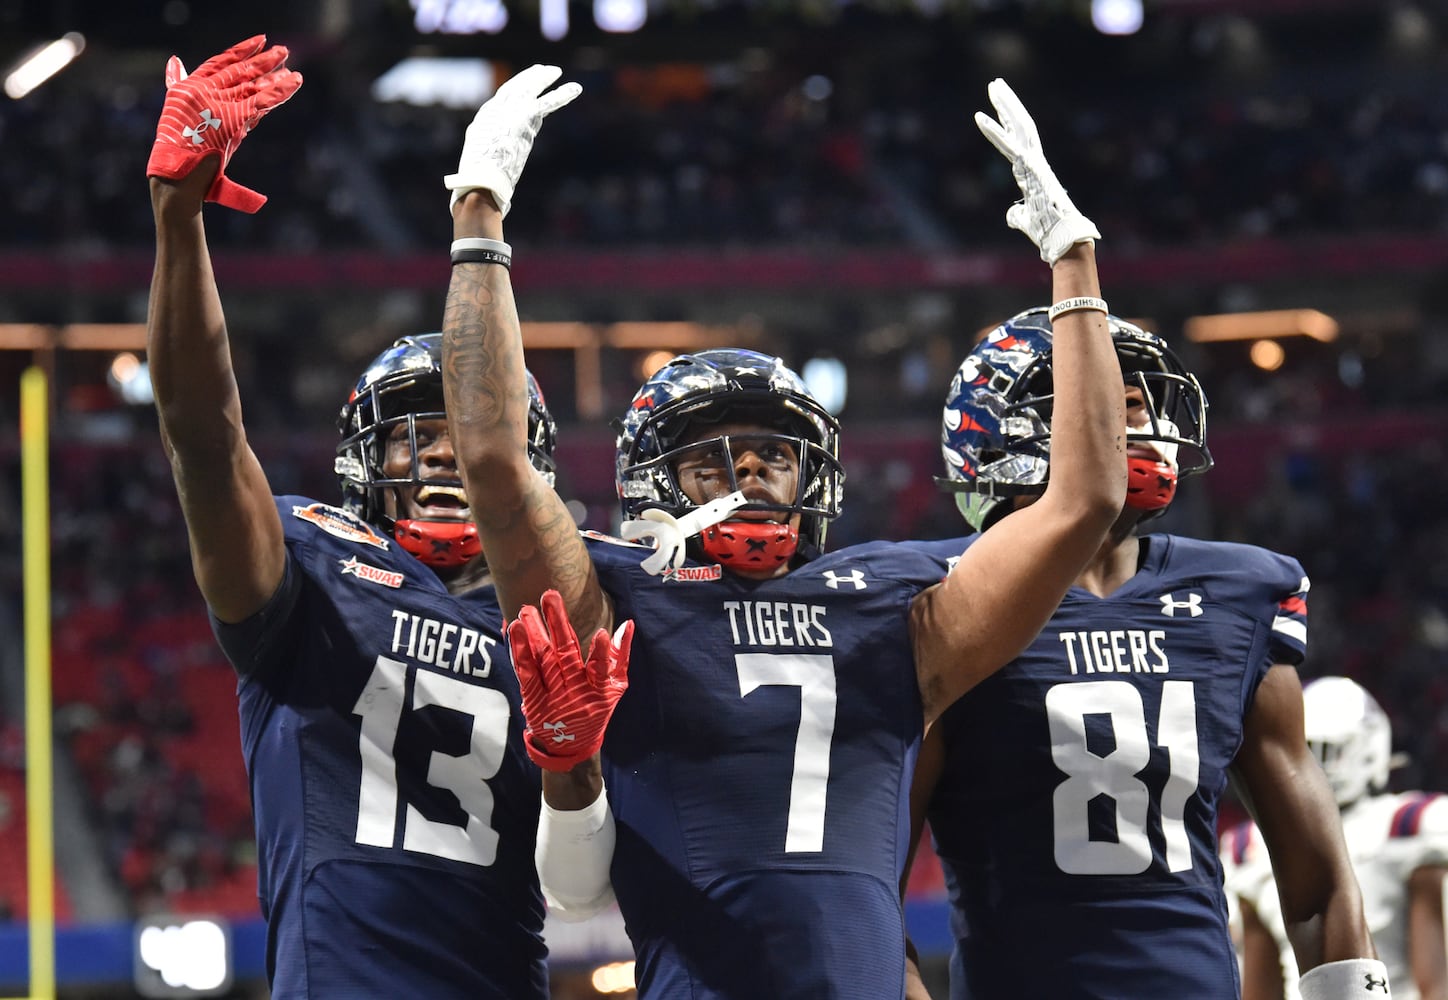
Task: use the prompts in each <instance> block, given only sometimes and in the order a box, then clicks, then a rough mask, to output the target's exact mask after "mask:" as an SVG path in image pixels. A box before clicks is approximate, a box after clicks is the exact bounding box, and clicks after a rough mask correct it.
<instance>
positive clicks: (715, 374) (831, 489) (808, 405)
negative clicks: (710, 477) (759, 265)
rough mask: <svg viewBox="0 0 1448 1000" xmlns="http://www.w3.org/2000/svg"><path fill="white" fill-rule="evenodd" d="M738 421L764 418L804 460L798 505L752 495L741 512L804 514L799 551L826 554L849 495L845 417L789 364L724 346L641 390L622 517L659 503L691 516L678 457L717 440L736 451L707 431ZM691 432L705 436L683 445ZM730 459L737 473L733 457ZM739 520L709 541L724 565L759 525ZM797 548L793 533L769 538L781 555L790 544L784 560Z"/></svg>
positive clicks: (633, 414)
mask: <svg viewBox="0 0 1448 1000" xmlns="http://www.w3.org/2000/svg"><path fill="white" fill-rule="evenodd" d="M730 421H739V422H747V423H758V424H760V425H762V426H764V427H768V428H771V429H773V430H775V431H776V432H777V434H778V437H779V439H780V440H781V441H783V442H787V443H789V444H790V445H791V446H792V447H793V448H794V449H795V451H796V452H797V454H798V455H799V460H800V473H799V486H798V489H797V491H796V495H795V498H794V500H793V502H791V503H787V504H768V503H761V502H758V501H752V502H750V503H749V504H746V505H745V506H744V507H742V508H741V511H742V512H743V511H750V510H754V511H759V510H768V511H786V512H789V513H796V514H799V515H800V527H799V533H798V543H797V544H798V549H799V552H800V553H801V554H803V555H804V556H805V558H813V557H814V556H816V555H818V554H819V553H820V552H822V551H823V550H824V542H825V532H826V529H827V528H828V526H829V522H830V521H831V520H833V519H834V518H835V517H838V516H839V513H840V507H841V504H842V502H843V498H844V480H845V473H844V468H843V467H842V466H841V465H840V460H839V434H840V425H839V421H837V420H836V419H835V418H834V417H833V416H832V415H831V414H830V413H829V412H828V411H827V410H825V408H824V407H822V406H821V405H820V404H819V402H818V401H817V400H816V399H815V398H814V396H813V394H811V393H810V391H809V389H808V387H806V386H805V384H804V380H803V379H801V378H800V377H799V376H798V375H797V374H795V373H794V372H793V371H791V370H790V369H789V368H787V367H786V366H785V364H784V362H783V361H782V360H780V359H779V358H776V357H772V356H770V355H767V354H761V353H759V352H757V351H748V350H741V349H734V348H726V349H716V350H707V351H700V352H698V353H696V354H682V355H679V356H678V357H675V358H673V359H672V360H670V361H669V362H668V363H667V364H665V365H664V366H663V367H662V368H660V369H659V370H658V371H657V372H655V373H654V374H653V375H652V376H651V377H650V378H649V379H648V380H647V381H646V382H645V383H644V384H643V386H642V387H640V388H639V391H638V392H637V393H636V394H635V395H634V398H633V402H632V403H630V404H629V408H628V412H627V413H626V414H625V415H624V418H623V420H622V421H621V422H620V423H619V425H618V427H619V435H618V442H617V452H616V457H617V474H616V477H615V481H616V484H617V486H618V496H619V503H620V506H621V508H622V511H623V516H624V517H625V518H635V517H638V516H639V514H640V513H642V512H643V511H645V510H647V509H649V508H651V507H657V508H660V509H662V510H666V511H668V512H669V513H670V514H673V515H674V516H675V517H683V516H685V515H686V514H687V513H688V512H689V511H690V510H692V509H694V507H695V506H697V505H696V504H695V503H694V502H693V501H692V500H690V499H689V498H688V497H687V496H686V495H685V494H684V491H683V489H682V488H681V487H680V485H679V481H678V477H677V474H676V471H675V462H676V460H677V459H678V458H679V456H680V455H681V454H682V453H683V452H684V451H688V450H691V449H697V448H699V447H701V446H702V445H704V444H705V443H709V442H717V443H718V445H719V447H721V448H722V449H724V450H725V452H726V453H730V441H729V438H728V437H726V436H721V437H719V438H708V437H707V436H706V435H705V436H702V437H701V436H699V432H700V431H701V429H706V428H707V427H708V426H709V425H720V424H723V423H726V422H730ZM691 435H692V436H694V437H695V438H697V440H692V442H691V443H689V444H687V445H684V444H682V442H684V441H686V440H689V439H690V437H691ZM754 437H755V435H750V438H751V439H753V438H754ZM730 454H732V453H730ZM729 465H730V466H731V469H732V465H733V462H732V458H731V459H729ZM738 523H740V522H738V521H726V522H725V524H724V525H721V526H720V528H721V530H720V531H717V532H715V536H714V538H713V540H712V541H710V544H709V546H705V549H706V552H708V551H710V549H711V547H712V550H713V553H714V554H713V555H712V556H711V558H715V559H716V561H721V562H722V561H724V560H723V559H722V558H720V557H721V555H727V554H728V553H730V552H734V551H736V550H737V551H743V550H744V549H745V548H747V547H748V546H746V545H745V544H744V538H745V536H746V535H748V536H749V537H753V535H754V533H755V531H756V529H738V528H737V527H735V525H737V524H738ZM758 530H765V529H758ZM729 539H733V541H732V542H731V541H729ZM756 541H757V540H756ZM795 544H796V543H795V542H794V541H793V539H785V538H780V539H771V542H770V549H771V552H773V553H774V554H775V555H778V554H779V553H780V552H782V551H783V550H784V549H786V548H787V549H788V550H789V551H788V552H786V553H785V554H784V555H783V558H782V559H781V560H780V561H782V562H783V561H788V560H789V559H790V558H792V557H793V556H794V554H795ZM725 564H726V565H733V563H732V562H726V563H725Z"/></svg>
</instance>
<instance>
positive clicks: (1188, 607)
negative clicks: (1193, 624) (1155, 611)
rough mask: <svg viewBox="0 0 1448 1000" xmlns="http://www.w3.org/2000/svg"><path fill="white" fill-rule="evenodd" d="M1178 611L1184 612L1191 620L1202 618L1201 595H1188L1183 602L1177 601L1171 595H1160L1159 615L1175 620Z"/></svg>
mask: <svg viewBox="0 0 1448 1000" xmlns="http://www.w3.org/2000/svg"><path fill="white" fill-rule="evenodd" d="M1178 611H1185V612H1187V613H1188V614H1190V615H1191V616H1192V617H1193V618H1200V617H1201V616H1202V595H1201V594H1188V595H1187V599H1186V600H1185V601H1178V600H1176V599H1175V598H1173V597H1172V595H1171V594H1162V595H1161V613H1162V614H1164V615H1166V616H1167V617H1168V618H1175V617H1176V613H1177V612H1178Z"/></svg>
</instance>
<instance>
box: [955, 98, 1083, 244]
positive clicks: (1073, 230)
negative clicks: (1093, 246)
mask: <svg viewBox="0 0 1448 1000" xmlns="http://www.w3.org/2000/svg"><path fill="white" fill-rule="evenodd" d="M986 92H987V93H988V94H989V95H990V100H991V104H993V105H994V106H995V109H996V114H997V115H999V116H1000V121H998V122H997V121H996V120H995V119H993V118H991V117H990V116H989V115H987V114H986V113H985V112H983V111H977V112H976V113H975V123H976V125H977V126H979V128H980V130H981V132H982V133H984V134H985V137H986V138H987V139H989V140H990V141H991V145H993V146H995V148H996V149H998V150H1000V151H1001V153H1002V155H1004V156H1005V158H1006V159H1008V160H1010V161H1011V173H1012V175H1014V176H1015V179H1016V184H1017V186H1019V187H1020V189H1021V197H1022V198H1023V201H1020V202H1017V203H1016V204H1014V205H1012V206H1011V207H1010V208H1009V209H1008V210H1007V211H1006V225H1008V226H1010V227H1011V228H1012V229H1019V230H1020V231H1021V232H1023V233H1025V234H1026V235H1027V236H1029V237H1030V238H1031V242H1033V243H1035V244H1036V246H1037V247H1038V248H1039V249H1040V251H1041V259H1042V260H1044V261H1045V262H1046V263H1047V264H1050V265H1051V266H1052V267H1055V266H1056V261H1058V260H1060V259H1061V258H1062V257H1063V256H1065V254H1066V251H1068V250H1070V249H1071V247H1073V246H1075V245H1076V244H1077V243H1087V242H1091V241H1093V240H1099V239H1100V238H1101V233H1100V232H1098V231H1097V229H1096V224H1095V223H1094V222H1092V221H1091V220H1090V219H1088V218H1086V216H1084V215H1082V214H1081V212H1080V211H1079V210H1078V209H1077V208H1076V206H1075V205H1074V204H1072V202H1071V198H1070V196H1069V195H1067V194H1066V189H1065V188H1064V187H1062V186H1061V182H1060V181H1059V180H1057V179H1056V173H1055V171H1053V170H1052V169H1051V165H1050V164H1049V163H1047V162H1046V154H1045V153H1044V152H1042V151H1041V137H1040V134H1039V133H1038V132H1037V131H1036V123H1035V122H1034V121H1033V120H1032V119H1031V116H1030V114H1029V113H1028V112H1027V111H1026V108H1025V105H1023V104H1022V103H1021V101H1020V98H1018V97H1017V96H1016V93H1015V91H1013V90H1012V89H1011V88H1010V86H1009V85H1008V84H1007V83H1006V82H1005V81H1004V80H1000V79H996V80H992V81H991V82H990V85H989V86H988V87H987V88H986Z"/></svg>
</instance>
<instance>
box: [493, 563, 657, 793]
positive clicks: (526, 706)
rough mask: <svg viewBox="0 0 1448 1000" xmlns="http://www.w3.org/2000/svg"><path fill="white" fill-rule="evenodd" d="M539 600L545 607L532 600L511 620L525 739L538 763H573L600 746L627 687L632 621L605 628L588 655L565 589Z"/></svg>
mask: <svg viewBox="0 0 1448 1000" xmlns="http://www.w3.org/2000/svg"><path fill="white" fill-rule="evenodd" d="M541 604H542V611H541V613H540V611H539V609H538V608H535V607H533V606H531V605H529V606H526V607H524V608H523V609H522V611H520V612H519V613H518V619H517V620H516V621H514V622H510V623H509V625H508V645H509V647H510V648H511V649H512V652H513V669H514V671H516V672H517V674H518V687H519V689H520V690H521V692H522V695H523V719H524V722H525V724H526V729H525V730H524V733H523V744H524V746H525V748H526V749H527V751H528V756H529V757H531V758H532V759H533V762H534V763H535V764H537V765H538V766H539V767H541V768H543V769H544V770H548V771H568V770H570V769H572V768H573V767H574V765H576V764H579V763H582V762H583V761H585V760H587V759H588V758H590V757H592V756H593V755H594V754H596V753H598V750H599V748H600V747H601V746H602V745H603V734H604V731H605V730H606V729H607V728H608V720H609V718H610V717H611V716H612V715H613V709H614V706H615V705H617V704H618V699H619V698H621V697H622V696H623V693H624V691H626V690H628V657H629V648H630V646H631V645H632V644H633V622H632V621H626V622H624V623H623V624H622V625H620V626H619V627H618V631H617V632H615V633H614V635H613V637H612V639H610V638H609V634H608V632H607V631H605V630H604V629H599V630H598V632H597V633H595V634H594V636H593V641H592V643H590V645H589V650H588V658H587V660H586V661H585V659H584V657H583V653H582V650H581V649H580V648H579V645H578V635H577V634H576V633H575V632H574V631H573V626H572V625H570V624H569V623H568V613H567V611H566V610H565V609H564V607H563V597H562V596H561V595H560V594H559V593H558V591H556V590H549V591H547V592H545V593H544V594H543V600H542V602H541Z"/></svg>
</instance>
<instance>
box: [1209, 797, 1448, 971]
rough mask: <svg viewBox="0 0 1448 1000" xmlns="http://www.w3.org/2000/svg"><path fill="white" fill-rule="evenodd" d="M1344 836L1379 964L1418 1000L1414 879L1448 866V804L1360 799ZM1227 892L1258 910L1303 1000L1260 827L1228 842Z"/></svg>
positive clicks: (1234, 834)
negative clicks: (1411, 956) (1411, 917)
mask: <svg viewBox="0 0 1448 1000" xmlns="http://www.w3.org/2000/svg"><path fill="white" fill-rule="evenodd" d="M1342 833H1343V838H1344V839H1345V840H1346V841H1347V850H1348V855H1349V856H1350V857H1351V858H1352V867H1353V872H1354V873H1355V874H1356V875H1357V880H1358V886H1359V888H1360V889H1361V890H1362V896H1363V917H1364V919H1365V920H1366V921H1367V925H1368V930H1369V931H1370V932H1371V933H1372V936H1373V944H1374V946H1375V947H1376V948H1377V950H1378V958H1379V959H1381V960H1382V963H1383V964H1384V965H1386V966H1387V967H1388V982H1389V983H1391V984H1392V989H1393V997H1394V998H1395V1000H1418V985H1417V982H1416V981H1415V980H1414V979H1413V970H1412V964H1411V963H1410V962H1409V960H1408V902H1409V900H1408V879H1409V878H1410V877H1411V876H1412V874H1413V872H1414V871H1416V870H1417V869H1419V868H1424V867H1429V866H1439V865H1448V797H1445V796H1442V795H1439V794H1437V793H1429V792H1400V793H1398V794H1396V795H1374V796H1370V797H1368V798H1364V799H1360V800H1358V801H1357V802H1354V803H1353V804H1352V805H1350V806H1348V807H1347V808H1346V809H1344V810H1343V811H1342ZM1222 862H1223V868H1224V869H1226V871H1227V891H1228V892H1231V893H1235V894H1236V895H1237V896H1239V897H1241V898H1242V899H1245V900H1246V901H1247V902H1249V903H1251V904H1252V907H1253V909H1255V910H1256V911H1257V915H1258V916H1259V917H1261V918H1262V923H1263V925H1264V926H1265V927H1266V928H1267V929H1268V930H1269V931H1271V932H1272V936H1273V938H1275V939H1276V941H1277V948H1278V951H1279V953H1280V954H1281V956H1282V978H1283V981H1284V983H1285V985H1286V997H1287V1000H1299V997H1300V994H1299V993H1298V991H1297V980H1298V975H1297V958H1296V956H1295V955H1294V954H1293V952H1292V945H1291V943H1290V942H1289V941H1288V940H1287V928H1286V925H1285V923H1284V921H1283V918H1282V903H1281V900H1280V899H1279V898H1278V896H1277V883H1276V882H1275V881H1274V880H1273V878H1272V862H1271V859H1270V858H1269V857H1268V856H1267V848H1266V845H1264V844H1263V842H1262V835H1261V834H1260V833H1259V832H1258V830H1257V826H1256V824H1255V823H1251V822H1248V823H1243V824H1241V825H1240V826H1237V827H1234V828H1233V829H1232V830H1230V831H1228V833H1227V834H1224V835H1223V837H1222Z"/></svg>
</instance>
